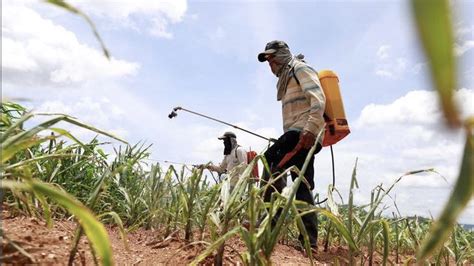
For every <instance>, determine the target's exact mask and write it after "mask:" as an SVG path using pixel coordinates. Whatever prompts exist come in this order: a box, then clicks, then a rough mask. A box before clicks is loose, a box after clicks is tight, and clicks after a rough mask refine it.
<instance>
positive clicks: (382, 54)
mask: <svg viewBox="0 0 474 266" xmlns="http://www.w3.org/2000/svg"><path fill="white" fill-rule="evenodd" d="M389 51H390V45H382V46H380V47H379V49H378V50H377V57H378V58H379V59H381V60H383V59H387V58H388V57H389Z"/></svg>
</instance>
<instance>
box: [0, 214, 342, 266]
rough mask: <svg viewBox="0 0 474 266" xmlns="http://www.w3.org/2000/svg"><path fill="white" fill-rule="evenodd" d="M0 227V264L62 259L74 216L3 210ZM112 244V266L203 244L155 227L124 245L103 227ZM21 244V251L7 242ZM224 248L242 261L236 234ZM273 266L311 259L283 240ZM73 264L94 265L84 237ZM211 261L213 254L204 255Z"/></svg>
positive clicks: (181, 260)
mask: <svg viewBox="0 0 474 266" xmlns="http://www.w3.org/2000/svg"><path fill="white" fill-rule="evenodd" d="M1 218H2V221H1V226H2V230H3V233H4V237H3V238H2V254H1V257H2V259H1V260H0V261H1V262H2V263H3V264H7V265H8V264H14V265H18V264H31V263H39V264H67V262H68V258H69V252H70V249H71V243H72V238H73V232H74V229H75V223H74V222H73V221H55V222H54V225H53V227H52V228H48V227H47V226H46V223H45V222H44V221H42V220H39V219H37V218H31V217H25V216H16V217H13V216H11V214H10V213H9V212H8V211H6V210H3V211H2V217H1ZM107 231H108V233H109V235H110V241H111V243H112V249H113V254H114V261H115V263H116V264H117V265H166V264H172V265H185V264H188V263H189V262H191V261H192V260H193V259H194V258H195V257H196V256H197V255H198V254H200V253H201V252H202V250H203V249H204V248H205V247H204V245H193V246H189V245H186V244H185V242H184V240H183V239H182V238H181V237H182V236H180V235H179V234H178V233H177V232H175V234H172V236H171V237H168V238H167V239H166V240H164V241H163V237H162V235H163V234H161V233H160V232H158V231H152V230H143V229H138V230H136V231H134V232H132V233H129V234H128V235H127V238H128V242H127V243H128V248H127V247H126V246H125V244H124V241H123V240H122V238H121V237H120V233H119V230H118V228H111V227H107ZM11 242H13V243H14V244H16V245H17V246H19V247H21V248H22V249H23V250H24V251H25V254H22V253H21V252H19V251H18V250H17V249H16V248H14V247H13V246H12V244H11ZM226 243H228V246H226V250H225V261H224V264H226V265H237V264H241V260H240V258H239V255H238V253H239V252H240V251H242V250H245V246H244V244H243V243H242V242H241V241H240V240H239V239H238V238H235V239H231V240H229V241H227V242H226ZM347 257H348V251H347V249H345V248H342V247H332V248H330V250H329V251H328V252H323V251H322V249H321V248H320V249H319V251H318V254H317V255H316V257H315V259H316V262H317V264H333V263H334V262H335V260H336V259H337V260H338V261H339V263H340V264H342V265H344V264H346V263H347ZM271 259H272V264H274V265H309V264H310V261H309V259H308V258H307V257H305V256H304V254H302V252H300V251H298V250H296V249H295V248H294V247H291V246H288V245H282V244H278V245H277V246H276V249H275V251H274V253H273V255H272V258H271ZM74 262H75V264H76V265H93V264H94V262H93V258H92V255H91V254H90V249H89V245H88V241H87V238H85V237H83V238H82V239H81V241H80V245H79V251H78V253H77V255H76V257H75V261H74ZM205 264H212V258H208V259H207V260H205Z"/></svg>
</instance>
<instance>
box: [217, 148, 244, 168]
mask: <svg viewBox="0 0 474 266" xmlns="http://www.w3.org/2000/svg"><path fill="white" fill-rule="evenodd" d="M240 164H243V165H244V168H245V166H247V152H246V151H245V149H244V148H242V147H240V146H237V147H235V148H234V149H233V150H232V151H231V152H230V153H229V154H227V155H225V156H224V159H223V160H222V162H221V164H220V165H219V168H220V169H221V170H222V172H224V169H225V170H226V171H227V173H229V172H230V171H231V170H232V169H234V167H236V166H237V165H240Z"/></svg>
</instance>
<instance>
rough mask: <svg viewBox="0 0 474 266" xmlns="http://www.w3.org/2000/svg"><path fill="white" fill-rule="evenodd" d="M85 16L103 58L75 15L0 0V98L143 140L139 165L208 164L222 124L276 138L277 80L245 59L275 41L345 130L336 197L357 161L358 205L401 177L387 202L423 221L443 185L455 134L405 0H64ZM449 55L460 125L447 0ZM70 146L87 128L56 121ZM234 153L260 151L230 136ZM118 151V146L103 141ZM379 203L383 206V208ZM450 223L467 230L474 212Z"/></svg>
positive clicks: (463, 76)
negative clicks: (325, 95)
mask: <svg viewBox="0 0 474 266" xmlns="http://www.w3.org/2000/svg"><path fill="white" fill-rule="evenodd" d="M70 3H72V4H73V5H75V6H77V7H79V8H80V9H81V10H83V11H84V12H85V13H87V14H88V15H90V16H91V17H92V19H93V21H94V22H95V23H96V25H97V28H98V30H99V32H100V34H101V36H102V37H103V39H104V42H105V44H106V46H107V47H108V48H109V50H110V52H111V55H112V58H111V60H110V61H108V60H107V59H106V58H105V57H104V56H103V55H102V52H101V50H100V46H99V44H98V43H97V41H96V39H95V38H94V36H93V35H92V33H91V31H90V28H89V27H88V25H87V24H86V23H85V21H84V20H82V19H81V18H80V17H77V16H74V15H72V14H70V13H67V12H65V11H64V10H62V9H58V8H56V7H53V6H50V5H48V4H45V3H42V2H40V1H28V0H21V1H19V0H7V1H2V90H3V91H2V93H3V97H7V98H13V99H14V98H27V99H28V101H26V102H23V104H25V105H26V106H28V107H30V108H33V109H34V110H36V111H41V112H54V113H58V112H63V113H67V114H71V115H73V116H75V117H77V118H78V119H79V120H81V121H84V122H87V123H90V124H92V125H95V126H96V127H99V128H101V129H104V130H107V131H109V132H112V133H114V134H116V135H118V136H120V137H123V138H125V139H127V140H128V141H129V142H131V143H136V142H138V141H146V143H150V144H151V143H153V146H152V148H151V151H152V156H151V157H152V158H154V159H156V160H169V161H177V162H186V163H204V162H207V161H209V160H212V161H214V162H216V163H217V162H219V161H220V160H221V158H222V148H223V146H222V143H221V142H220V141H219V140H217V138H216V137H217V136H218V135H219V134H222V133H223V132H224V131H226V130H229V128H228V127H226V126H225V125H221V124H217V123H215V122H212V121H208V120H204V119H202V118H199V117H196V116H193V115H191V114H188V113H183V112H182V113H180V114H179V116H178V117H177V118H175V119H173V120H169V119H168V118H167V115H168V113H169V112H170V111H171V109H172V108H173V107H175V106H182V107H185V108H188V109H191V110H194V111H198V112H202V113H204V114H207V115H211V116H214V117H216V118H219V119H222V120H225V121H227V122H230V123H234V124H237V125H239V126H241V127H244V128H247V129H250V130H253V131H255V132H257V133H260V134H262V135H265V136H268V137H278V136H279V135H280V134H282V125H281V113H280V110H281V109H280V108H281V107H280V103H279V102H277V101H276V91H275V83H276V78H275V77H274V76H273V75H272V74H271V72H270V70H269V67H268V65H267V64H262V63H259V62H258V61H257V60H256V56H257V54H258V52H260V51H262V50H263V48H264V47H265V44H266V43H267V42H268V41H271V40H274V39H281V40H285V41H286V42H287V43H288V44H289V46H290V48H291V50H292V51H293V52H294V53H295V54H297V53H303V54H304V55H305V56H306V59H307V61H308V62H309V63H310V64H311V65H312V66H313V67H314V68H316V69H319V70H322V69H331V70H333V71H335V72H336V73H337V74H338V75H339V79H340V86H341V90H342V95H343V98H344V103H345V110H346V114H347V117H348V119H349V124H350V126H351V130H352V133H351V134H350V135H349V136H348V137H347V138H346V139H344V140H343V141H341V142H340V143H338V144H337V145H335V146H334V152H335V160H336V174H337V183H336V186H337V188H338V189H339V190H340V191H341V193H342V194H343V195H347V194H348V186H349V181H350V175H351V172H352V168H353V166H354V163H355V160H356V158H358V160H359V164H358V169H357V171H358V180H359V184H360V186H361V188H360V189H359V190H358V191H357V194H356V195H357V201H358V202H359V203H365V202H367V200H368V199H369V198H370V190H371V189H372V188H373V187H375V186H376V185H378V184H380V183H383V184H385V185H389V184H391V182H393V181H394V180H395V179H396V178H397V177H398V176H400V175H402V174H403V173H405V172H407V171H411V170H418V169H425V168H435V169H436V170H437V171H438V172H439V173H440V175H442V176H443V177H445V178H446V180H447V181H445V180H444V179H443V178H442V177H440V175H436V174H430V175H428V174H425V175H416V176H408V177H406V178H405V179H404V180H402V182H401V183H400V184H399V185H398V186H397V187H396V189H395V190H394V192H393V194H392V196H393V197H394V198H395V199H396V201H397V204H398V206H399V208H400V211H401V213H402V215H414V214H417V215H423V216H430V215H433V216H434V217H436V216H437V215H438V214H439V212H440V210H441V208H442V207H443V203H444V202H445V200H446V199H447V197H448V195H449V192H450V190H451V188H452V185H453V181H454V180H455V178H456V176H457V173H458V169H459V164H460V159H461V153H462V149H463V137H464V136H463V134H462V132H459V131H451V130H448V129H446V128H445V127H444V125H443V121H442V117H441V115H440V111H439V108H438V103H437V98H436V95H435V94H434V93H433V91H432V85H431V83H430V79H429V76H428V70H427V65H426V59H425V58H424V57H423V55H422V53H421V51H420V47H419V45H418V42H417V39H416V35H415V32H414V27H413V21H412V19H411V12H410V6H409V2H408V1H406V0H404V1H355V0H354V1H349V0H347V1H297V2H290V1H217V0H216V1H213V0H209V1H186V0H173V1H171V0H169V1H146V0H135V1H126V0H101V1H92V0H81V1H79V0H78V1H72V0H71V1H70ZM453 8H454V11H455V14H454V19H455V32H456V43H455V48H456V55H457V58H458V60H459V80H460V88H459V90H458V92H457V94H456V97H457V99H458V102H459V104H460V105H461V106H462V112H463V115H464V116H467V115H469V114H470V115H473V114H474V90H473V89H474V88H473V87H474V86H473V77H474V64H473V62H474V60H473V59H474V49H473V48H474V19H473V18H472V16H471V15H472V14H469V10H473V8H474V2H473V1H456V2H455V5H454V6H453ZM63 126H64V127H67V128H68V129H70V130H71V131H72V132H73V133H74V134H76V135H77V136H79V137H80V138H81V139H83V140H88V139H90V138H92V137H93V136H94V134H91V133H90V132H87V131H85V130H81V129H77V128H74V127H69V126H67V125H63ZM236 133H237V134H238V140H239V142H240V144H241V145H243V146H244V147H252V149H254V150H256V151H261V150H263V149H264V148H265V147H266V145H267V143H266V142H265V141H262V140H260V139H258V138H255V137H253V136H251V135H248V134H245V133H243V132H236ZM115 145H118V144H115ZM328 150H329V149H326V150H323V151H322V152H321V153H320V154H318V155H317V160H316V163H315V168H316V173H317V174H316V184H317V189H316V190H315V192H318V193H321V194H322V196H324V195H325V194H326V191H327V186H328V185H329V184H330V183H331V157H330V153H329V152H328ZM386 204H387V205H390V204H391V203H390V202H386ZM460 221H461V222H463V223H471V224H473V223H474V204H473V202H471V204H470V205H469V207H468V209H467V210H466V211H465V212H464V214H463V216H462V218H461V220H460Z"/></svg>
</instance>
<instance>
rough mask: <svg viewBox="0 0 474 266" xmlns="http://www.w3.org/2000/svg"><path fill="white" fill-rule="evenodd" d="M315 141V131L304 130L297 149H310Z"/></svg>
mask: <svg viewBox="0 0 474 266" xmlns="http://www.w3.org/2000/svg"><path fill="white" fill-rule="evenodd" d="M315 141H316V136H315V135H314V134H313V133H311V132H309V131H303V133H301V135H300V140H299V141H298V144H296V147H295V150H300V149H306V150H309V149H311V147H313V145H314V142H315Z"/></svg>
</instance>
